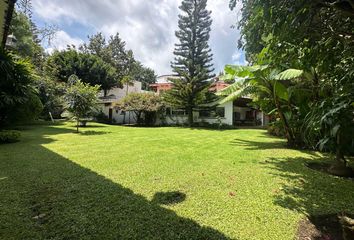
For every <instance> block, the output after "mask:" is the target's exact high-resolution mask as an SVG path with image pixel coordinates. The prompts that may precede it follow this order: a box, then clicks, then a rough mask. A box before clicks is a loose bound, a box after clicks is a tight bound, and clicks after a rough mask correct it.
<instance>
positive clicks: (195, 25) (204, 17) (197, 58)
mask: <svg viewBox="0 0 354 240" xmlns="http://www.w3.org/2000/svg"><path fill="white" fill-rule="evenodd" d="M206 5H207V0H183V1H182V4H181V6H180V7H179V8H180V10H181V11H182V14H180V15H179V20H178V27H179V30H178V31H176V36H177V38H178V40H179V43H177V44H176V45H175V51H174V55H175V59H174V61H173V62H172V68H173V71H174V72H175V73H176V74H177V75H178V76H179V77H180V78H173V79H171V82H172V83H173V85H174V87H173V88H172V89H171V90H170V91H167V92H166V95H165V100H166V101H167V102H168V103H169V104H170V105H171V106H172V107H175V108H180V109H184V110H186V112H187V113H188V123H189V125H192V124H193V110H194V109H195V108H196V107H199V106H201V105H203V104H206V103H208V102H209V103H210V102H213V101H214V100H215V98H214V96H213V94H211V93H210V92H209V87H210V85H211V81H210V79H211V78H212V77H213V76H214V75H213V74H212V72H213V71H214V69H213V68H212V66H213V65H212V63H211V61H212V54H211V49H210V47H209V44H208V40H209V37H210V29H211V28H210V27H211V24H212V20H211V17H210V14H211V12H210V11H208V10H207V9H206Z"/></svg>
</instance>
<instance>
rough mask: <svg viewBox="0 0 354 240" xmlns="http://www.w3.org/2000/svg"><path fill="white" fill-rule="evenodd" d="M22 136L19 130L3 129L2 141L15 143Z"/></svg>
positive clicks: (1, 133) (0, 135) (0, 138)
mask: <svg viewBox="0 0 354 240" xmlns="http://www.w3.org/2000/svg"><path fill="white" fill-rule="evenodd" d="M20 136H21V133H20V132H19V131H15V130H1V131H0V143H13V142H17V141H18V140H19V138H20Z"/></svg>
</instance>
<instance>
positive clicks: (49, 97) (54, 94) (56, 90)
mask: <svg viewBox="0 0 354 240" xmlns="http://www.w3.org/2000/svg"><path fill="white" fill-rule="evenodd" d="M35 85H36V89H37V90H38V96H39V99H40V100H41V102H42V103H43V111H42V114H41V117H42V118H43V119H47V120H49V119H50V115H51V116H52V117H53V118H56V119H57V118H61V114H62V113H63V112H64V105H65V104H64V99H63V95H64V94H65V88H66V85H65V83H63V82H57V81H53V80H52V79H50V78H48V77H47V76H41V77H40V78H38V79H36V80H35ZM49 114H50V115H49Z"/></svg>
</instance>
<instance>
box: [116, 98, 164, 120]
mask: <svg viewBox="0 0 354 240" xmlns="http://www.w3.org/2000/svg"><path fill="white" fill-rule="evenodd" d="M116 106H117V107H119V108H120V109H122V110H123V111H133V112H134V113H135V116H136V120H137V123H138V124H141V123H142V117H144V123H145V124H146V125H149V124H153V120H154V115H156V113H157V112H158V111H160V110H161V109H163V107H164V104H163V101H162V99H161V97H160V96H158V95H156V94H153V93H131V94H129V95H127V96H126V97H124V98H123V99H122V100H121V101H120V102H119V103H118V104H117V105H116Z"/></svg>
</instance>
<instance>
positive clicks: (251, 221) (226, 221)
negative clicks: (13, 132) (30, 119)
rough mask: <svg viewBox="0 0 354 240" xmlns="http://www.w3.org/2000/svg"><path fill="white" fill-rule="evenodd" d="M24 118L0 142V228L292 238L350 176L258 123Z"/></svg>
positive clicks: (98, 235)
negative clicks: (137, 124)
mask: <svg viewBox="0 0 354 240" xmlns="http://www.w3.org/2000/svg"><path fill="white" fill-rule="evenodd" d="M81 131H82V132H81V133H80V134H76V133H74V128H73V124H72V123H65V124H61V125H56V126H49V125H39V126H30V127H25V128H24V129H23V130H22V139H21V141H20V142H18V143H14V144H5V145H0V196H1V197H0V239H139V240H140V239H164V240H166V239H167V240H169V239H171V240H172V239H240V240H243V239H269V240H276V239H280V240H286V239H289V240H290V239H293V238H294V236H295V233H296V226H297V222H298V221H299V219H301V218H302V217H303V216H304V215H305V214H309V215H317V214H330V213H337V212H340V211H352V212H354V201H353V193H354V182H353V181H351V180H346V179H341V178H337V177H333V176H329V175H326V174H324V173H321V172H317V171H314V170H311V169H308V168H307V167H306V166H305V163H306V162H309V161H320V160H321V155H320V154H318V153H314V152H305V151H299V150H291V149H287V148H285V146H284V143H285V142H284V140H282V139H278V138H274V137H270V136H268V135H267V134H266V131H264V130H256V129H236V130H225V131H217V130H203V129H184V128H172V127H171V128H170V127H169V128H167V127H166V128H134V127H121V126H106V125H100V124H96V123H94V124H91V127H90V126H89V127H87V128H85V129H82V130H81Z"/></svg>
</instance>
